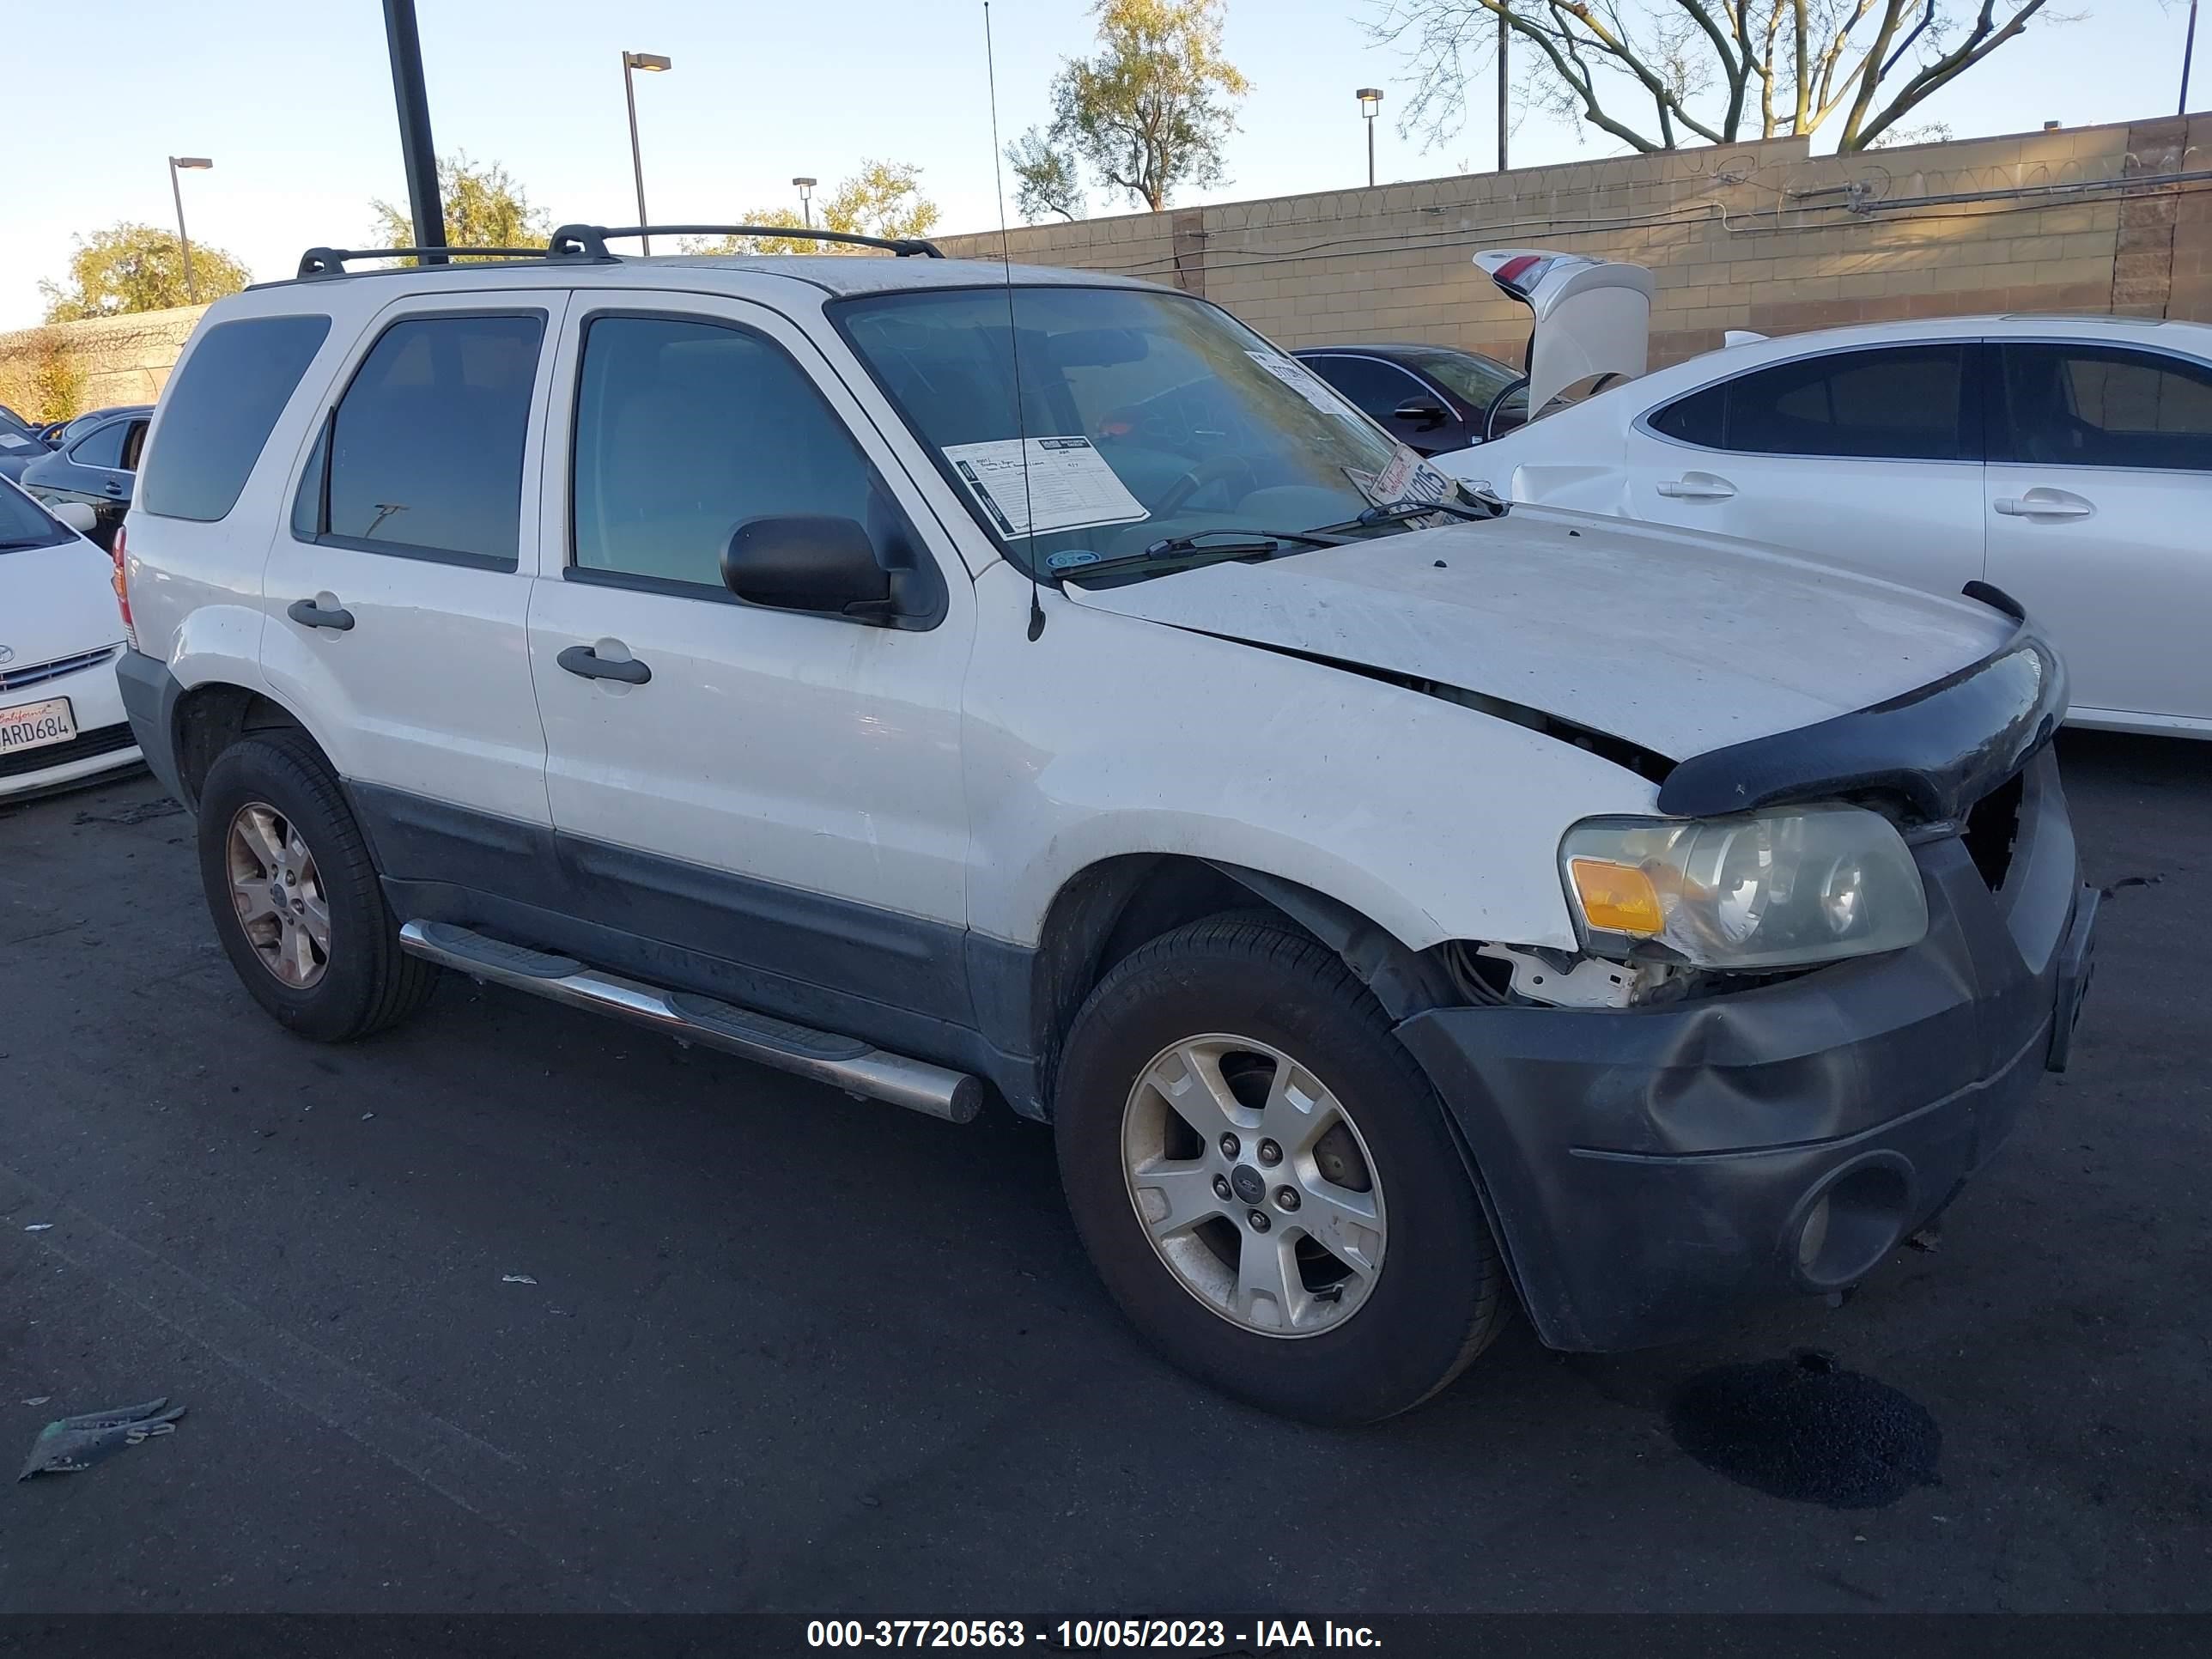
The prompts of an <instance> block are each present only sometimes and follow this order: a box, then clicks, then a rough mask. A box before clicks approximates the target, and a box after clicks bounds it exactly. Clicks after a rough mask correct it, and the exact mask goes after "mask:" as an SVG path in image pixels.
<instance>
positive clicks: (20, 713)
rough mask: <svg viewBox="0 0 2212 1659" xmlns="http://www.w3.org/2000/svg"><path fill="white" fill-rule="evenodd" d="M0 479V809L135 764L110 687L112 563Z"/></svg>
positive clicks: (56, 512)
mask: <svg viewBox="0 0 2212 1659" xmlns="http://www.w3.org/2000/svg"><path fill="white" fill-rule="evenodd" d="M91 517H92V513H91V509H90V508H88V507H57V508H52V509H49V508H47V507H43V506H41V505H40V503H39V502H37V501H33V500H32V499H31V498H30V497H29V496H28V495H25V494H24V493H23V492H22V491H21V489H17V488H16V487H15V485H14V484H12V483H9V482H7V481H6V480H5V479H0V802H4V801H8V800H11V799H16V798H18V797H21V796H23V795H29V794H43V793H46V791H47V790H50V789H58V788H61V787H65V786H67V785H70V784H75V783H80V782H83V781H88V780H90V779H93V778H97V777H100V776H104V775H106V774H107V773H110V772H115V771H120V770H122V769H125V768H126V767H131V766H135V765H137V763H138V749H137V744H135V743H134V742H133V741H132V739H131V727H130V725H129V723H128V722H127V721H126V720H125V718H124V713H123V694H122V692H121V690H119V689H118V687H117V685H116V682H115V659H116V657H117V655H118V653H120V652H121V651H122V649H123V621H122V617H121V615H120V613H119V612H118V610H117V608H116V603H115V592H114V589H113V587H112V578H113V574H114V569H115V566H114V562H113V561H112V559H111V558H110V557H109V556H107V555H106V554H105V553H103V552H101V551H100V550H99V549H98V548H97V547H94V545H93V544H91V543H90V542H88V541H87V540H86V539H85V538H83V537H82V536H81V535H79V534H78V533H77V527H72V524H71V522H70V521H71V520H78V521H79V523H78V527H82V526H83V525H85V524H88V523H89V521H90V520H91Z"/></svg>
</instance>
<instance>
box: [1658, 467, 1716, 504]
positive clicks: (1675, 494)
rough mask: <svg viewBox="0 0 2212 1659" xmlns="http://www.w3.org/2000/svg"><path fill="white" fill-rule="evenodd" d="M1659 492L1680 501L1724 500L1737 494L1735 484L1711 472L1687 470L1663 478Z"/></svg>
mask: <svg viewBox="0 0 2212 1659" xmlns="http://www.w3.org/2000/svg"><path fill="white" fill-rule="evenodd" d="M1659 493H1660V494H1661V495H1665V496H1667V497H1668V498H1669V499H1670V500H1673V501H1726V500H1728V498H1729V496H1731V495H1735V485H1734V484H1732V483H1729V481H1728V480H1727V479H1726V478H1723V477H1716V476H1715V475H1714V474H1712V473H1711V472H1685V473H1684V474H1683V475H1682V476H1681V477H1679V478H1662V479H1661V480H1660V481H1659Z"/></svg>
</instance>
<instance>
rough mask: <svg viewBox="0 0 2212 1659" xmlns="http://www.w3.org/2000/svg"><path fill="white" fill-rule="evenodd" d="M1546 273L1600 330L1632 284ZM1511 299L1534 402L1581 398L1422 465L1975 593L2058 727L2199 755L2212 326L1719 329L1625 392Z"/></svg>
mask: <svg viewBox="0 0 2212 1659" xmlns="http://www.w3.org/2000/svg"><path fill="white" fill-rule="evenodd" d="M1515 257H1516V256H1511V255H1486V256H1484V258H1483V259H1482V261H1480V263H1484V264H1493V265H1495V264H1499V263H1504V264H1505V265H1506V268H1507V269H1509V270H1510V269H1511V264H1510V261H1511V259H1512V258H1515ZM1517 257H1518V258H1520V260H1521V261H1522V263H1523V264H1527V262H1528V259H1529V258H1530V256H1528V255H1526V254H1522V255H1519V256H1517ZM1553 264H1554V265H1555V266H1557V267H1559V269H1555V270H1553V271H1552V273H1551V274H1550V277H1549V281H1550V282H1551V283H1552V285H1553V286H1554V287H1559V286H1561V285H1562V277H1563V276H1565V275H1572V276H1574V277H1575V279H1576V281H1577V284H1578V286H1579V288H1580V289H1582V290H1583V291H1585V292H1587V291H1589V290H1590V289H1598V290H1606V289H1608V287H1609V286H1610V289H1611V291H1610V292H1607V293H1606V294H1605V296H1604V297H1605V301H1606V303H1607V304H1608V305H1609V306H1610V307H1612V310H1611V312H1610V313H1609V314H1608V315H1607V317H1606V319H1605V322H1606V325H1607V327H1610V328H1612V329H1613V330H1614V331H1615V332H1616V333H1617V332H1618V330H1619V323H1620V307H1622V306H1623V305H1626V306H1628V307H1634V304H1635V290H1636V289H1637V287H1638V284H1637V283H1635V282H1634V280H1633V278H1637V277H1643V276H1644V273H1643V272H1642V271H1641V270H1638V268H1637V267H1634V266H1607V267H1599V268H1596V269H1595V270H1594V269H1593V268H1592V262H1589V261H1578V260H1575V259H1573V258H1571V257H1570V258H1566V259H1564V260H1557V259H1555V260H1554V261H1553ZM1530 269H1531V270H1536V268H1535V267H1533V266H1532V267H1530ZM1607 272H1611V273H1617V280H1616V281H1615V282H1614V283H1613V284H1610V285H1608V283H1607V277H1606V275H1605V273H1607ZM1492 274H1493V275H1494V276H1495V275H1497V274H1498V273H1497V270H1495V269H1493V270H1492ZM1536 274H1537V275H1538V276H1540V277H1541V276H1543V275H1544V273H1543V272H1542V271H1541V270H1536ZM1500 286H1501V287H1505V288H1506V289H1507V291H1508V292H1515V289H1513V288H1512V287H1511V286H1510V284H1509V283H1507V282H1506V281H1505V280H1504V279H1503V278H1501V279H1500ZM1642 291H1643V292H1644V293H1646V294H1648V292H1649V287H1648V279H1646V282H1645V283H1644V285H1643V288H1642ZM1516 297H1520V298H1524V299H1528V300H1530V301H1531V305H1532V308H1533V309H1534V313H1535V315H1536V318H1537V322H1536V330H1537V333H1536V339H1535V346H1536V349H1535V351H1534V353H1532V356H1531V362H1532V366H1533V368H1534V374H1536V376H1537V377H1538V378H1540V379H1541V377H1542V375H1543V374H1544V360H1545V356H1546V349H1547V346H1548V347H1550V348H1551V354H1550V355H1551V356H1552V357H1553V360H1554V361H1556V362H1560V363H1561V364H1563V365H1564V366H1563V367H1562V368H1559V369H1558V370H1556V371H1555V373H1554V375H1553V379H1554V380H1557V381H1559V382H1561V384H1559V385H1547V386H1541V387H1537V386H1532V387H1531V388H1530V392H1531V394H1532V395H1531V404H1532V406H1534V407H1538V408H1541V407H1542V406H1543V404H1545V403H1547V402H1552V401H1553V394H1555V393H1558V392H1562V391H1566V392H1570V393H1571V387H1569V386H1565V384H1564V383H1565V378H1566V376H1568V375H1569V374H1580V375H1583V376H1584V377H1586V378H1584V379H1583V381H1582V384H1583V385H1589V384H1591V383H1593V382H1594V381H1595V382H1596V383H1599V384H1600V385H1601V390H1598V391H1596V392H1592V393H1591V394H1590V395H1589V396H1587V397H1585V398H1583V399H1582V400H1581V401H1579V402H1567V403H1565V406H1555V407H1554V408H1553V410H1551V412H1548V413H1546V414H1544V415H1542V416H1541V417H1540V418H1538V419H1536V420H1534V421H1533V422H1529V423H1528V425H1526V426H1523V427H1521V428H1517V429H1515V430H1513V431H1510V432H1507V433H1504V434H1503V435H1500V436H1498V437H1497V438H1494V439H1492V441H1490V442H1488V443H1486V444H1483V445H1480V446H1478V447H1474V448H1472V449H1465V450H1461V451H1457V452H1455V453H1451V454H1447V455H1441V456H1438V457H1437V458H1436V459H1435V463H1434V464H1435V465H1437V466H1439V467H1441V468H1443V470H1444V471H1448V472H1450V473H1453V474H1455V476H1457V477H1461V478H1463V479H1468V480H1480V481H1481V482H1484V483H1488V484H1489V485H1490V486H1491V487H1492V489H1495V490H1496V491H1497V492H1498V493H1499V494H1500V495H1506V496H1508V497H1509V498H1510V499H1512V500H1515V501H1541V502H1544V503H1547V504H1548V505H1551V506H1555V507H1573V508H1578V509H1581V510H1583V511H1586V512H1591V513H1607V514H1610V515H1614V516H1618V517H1622V518H1629V519H1638V520H1646V521H1650V522H1653V523H1657V524H1667V525H1680V526H1685V527H1687V528H1690V529H1694V530H1699V531H1705V532H1715V533H1718V534H1722V535H1727V536H1737V537H1741V538H1745V539H1746V540H1748V541H1754V542H1760V543H1765V544H1768V545H1770V546H1776V547H1784V548H1789V549H1791V550H1795V551H1797V552H1800V553H1802V554H1803V555H1805V556H1808V557H1809V558H1811V559H1813V560H1815V561H1818V562H1824V563H1832V564H1836V565H1841V566H1845V567H1848V568H1850V569H1853V570H1859V571H1865V572H1869V573H1871V574H1875V575H1878V576H1885V577H1887V578H1889V579H1891V580H1895V581H1899V582H1905V583H1908V584H1910V585H1911V586H1916V587H1923V588H1927V589H1929V590H1931V591H1933V592H1941V593H1956V592H1959V591H1960V589H1961V588H1962V587H1964V586H1966V584H1967V583H1969V582H1987V583H1990V584H1991V585H1993V586H1996V587H1999V588H2002V590H2003V591H2004V592H2006V593H2008V594H2010V595H2011V596H2012V597H2013V598H2014V599H2017V600H2018V601H2020V602H2021V604H2022V605H2025V606H2026V607H2027V610H2028V611H2029V612H2030V613H2031V614H2033V616H2034V617H2036V618H2037V620H2038V621H2039V623H2041V624H2042V625H2043V626H2044V627H2045V629H2048V631H2049V632H2050V633H2051V635H2052V636H2053V637H2054V638H2055V639H2056V640H2057V643H2058V645H2059V647H2060V648H2061V649H2062V651H2063V653H2064V654H2065V658H2066V661H2067V665H2068V669H2069V674H2070V678H2071V684H2072V694H2073V706H2072V709H2071V712H2070V713H2069V720H2071V721H2072V722H2073V723H2075V724H2076V725H2080V726H2100V727H2105V728H2107V729H2111V730H2116V731H2127V732H2175V733H2187V734H2191V735H2195V736H2199V737H2212V652H2208V651H2207V648H2206V641H2208V640H2212V327H2207V326H2205V325H2200V324H2195V323H2179V322H2160V321H2158V320H2157V319H2136V318H2121V317H2099V316H2080V317H2058V316H2048V317H2032V316H2018V317H1953V318H1943V319H1934V320H1929V321H1923V322H1894V323H1880V324H1871V325H1861V326H1857V327H1850V328H1838V329H1829V330H1823V331H1818V332H1813V333H1806V334H1797V335H1791V336H1789V337H1783V338H1774V339H1765V338H1760V337H1756V336H1748V337H1745V336H1737V337H1732V339H1733V340H1735V341H1736V342H1737V343H1731V344H1729V345H1728V346H1725V347H1723V349H1720V350H1717V351H1712V352H1708V353H1706V354H1705V355H1704V356H1699V357H1694V358H1692V359H1690V360H1689V361H1687V362H1680V363H1676V364H1674V365H1673V366H1672V367H1670V368H1662V369H1660V370H1658V371H1656V372H1655V373H1652V374H1641V375H1640V377H1639V371H1640V370H1641V369H1642V367H1643V362H1642V357H1643V344H1642V341H1641V340H1640V339H1639V340H1637V341H1636V342H1635V343H1634V348H1633V349H1632V351H1631V352H1627V353H1625V354H1620V356H1621V361H1620V362H1617V363H1615V362H1614V361H1613V358H1610V357H1608V356H1607V351H1608V350H1617V348H1616V347H1613V346H1608V345H1606V344H1604V343H1598V344H1597V345H1595V347H1594V346H1593V344H1592V341H1593V339H1594V338H1595V331H1585V337H1584V338H1583V340H1582V341H1581V342H1579V343H1578V346H1579V349H1575V350H1569V349H1568V348H1569V346H1570V343H1571V342H1570V341H1569V340H1568V339H1567V338H1565V337H1553V338H1552V339H1550V340H1547V337H1546V331H1547V328H1553V329H1557V330H1559V331H1561V334H1562V335H1564V334H1565V333H1568V332H1571V331H1574V330H1575V329H1577V327H1578V326H1580V325H1581V324H1582V323H1583V322H1584V321H1586V320H1587V319H1577V317H1575V316H1574V315H1573V314H1572V313H1573V311H1574V307H1575V301H1572V300H1570V301H1567V302H1565V303H1563V304H1560V305H1558V306H1555V307H1551V309H1550V314H1548V315H1547V307H1546V306H1545V305H1544V304H1543V303H1542V298H1543V296H1542V295H1541V293H1534V294H1532V293H1529V292H1522V293H1519V294H1517V295H1516ZM1609 365H1610V366H1613V367H1614V368H1615V369H1616V373H1615V374H1613V376H1612V377H1610V383H1609V384H1607V383H1606V382H1607V379H1608V377H1607V376H1606V375H1605V374H1604V373H1603V371H1604V369H1605V368H1607V367H1608V366H1609ZM1624 375H1625V376H1629V377H1632V378H1627V379H1625V380H1624V379H1622V378H1620V377H1621V376H1624ZM1625 597H1626V596H1625ZM1714 597H1715V603H1716V604H1717V605H1726V603H1727V596H1726V595H1725V594H1716V595H1715V596H1714ZM1630 602H1632V600H1631V601H1630Z"/></svg>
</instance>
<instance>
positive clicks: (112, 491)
mask: <svg viewBox="0 0 2212 1659" xmlns="http://www.w3.org/2000/svg"><path fill="white" fill-rule="evenodd" d="M100 488H101V489H104V490H106V492H107V493H108V494H109V495H121V494H122V493H123V486H122V485H121V484H119V483H116V482H115V480H114V479H112V478H110V479H109V480H108V481H107V482H106V483H104V484H102V485H100Z"/></svg>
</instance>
